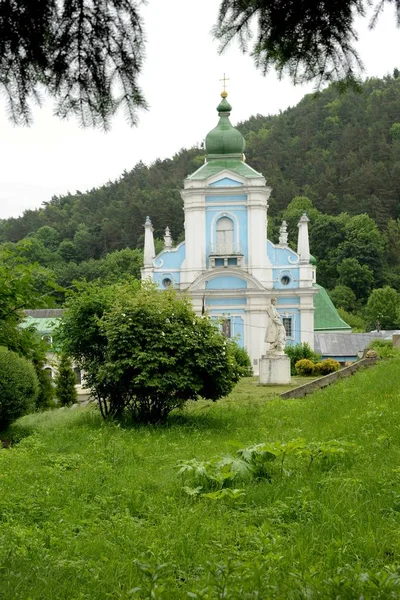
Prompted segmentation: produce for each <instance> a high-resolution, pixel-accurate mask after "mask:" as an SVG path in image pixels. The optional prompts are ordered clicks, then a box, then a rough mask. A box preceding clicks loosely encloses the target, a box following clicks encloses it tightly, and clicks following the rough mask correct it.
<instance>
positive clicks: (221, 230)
mask: <svg viewBox="0 0 400 600" xmlns="http://www.w3.org/2000/svg"><path fill="white" fill-rule="evenodd" d="M221 96H222V100H221V102H220V104H219V105H218V107H217V111H218V116H219V121H218V124H217V126H216V127H215V128H214V129H213V130H212V131H210V132H209V133H208V135H207V137H206V139H205V150H206V158H205V162H204V164H203V165H202V166H201V167H200V168H199V169H198V170H197V171H195V172H194V173H192V174H191V175H188V177H187V179H185V181H184V187H183V190H182V192H181V195H182V198H183V203H184V211H185V241H184V242H182V243H180V244H179V245H177V246H176V247H173V244H172V239H171V235H170V231H169V229H168V227H167V229H166V231H165V236H164V249H163V250H162V252H160V253H159V254H158V255H157V256H155V251H154V239H153V228H152V224H151V220H150V218H149V217H147V219H146V223H145V225H144V227H145V247H144V267H143V269H142V279H143V280H145V279H152V280H153V281H155V282H156V283H157V285H158V286H159V287H160V288H167V287H169V286H171V285H172V286H174V287H175V288H176V289H178V290H181V291H183V292H187V293H189V294H190V296H191V298H192V300H193V306H194V309H195V311H196V312H197V313H198V314H202V313H203V312H204V311H206V312H207V314H209V315H210V316H211V317H214V318H218V319H220V322H221V327H222V330H223V332H224V334H225V335H226V336H228V337H234V338H235V339H236V340H237V341H238V343H239V344H240V345H242V346H244V347H246V349H247V351H248V353H249V355H250V357H251V360H252V364H253V370H254V373H255V374H257V373H258V366H259V360H260V357H261V356H262V355H264V354H265V351H266V342H265V332H266V329H267V320H268V318H269V317H268V315H267V307H268V305H269V304H270V303H271V300H273V299H275V308H276V310H277V311H278V314H279V316H280V318H281V320H282V323H283V325H284V327H285V330H286V343H287V344H297V343H300V342H301V343H302V342H307V343H308V344H309V345H310V346H311V347H312V348H313V347H314V296H315V295H316V294H319V286H316V269H315V261H314V260H313V258H312V257H311V255H310V248H309V238H308V218H307V216H306V214H304V215H303V216H302V217H301V219H300V221H299V223H298V242H297V252H295V251H293V250H292V249H291V248H289V246H288V243H287V238H288V234H287V231H286V223H285V222H283V223H282V226H281V228H280V237H279V242H278V244H273V243H272V242H271V241H269V240H268V239H267V219H268V198H269V196H270V194H271V188H270V187H268V185H267V182H266V180H265V177H263V175H262V174H261V173H258V172H257V171H255V170H254V169H253V168H252V167H251V166H250V165H248V164H247V163H246V159H245V155H244V149H245V140H244V138H243V136H242V134H241V133H240V132H239V131H238V130H237V129H235V128H234V127H233V126H232V124H231V123H230V120H229V116H230V113H231V109H232V107H231V105H230V104H229V102H228V101H227V93H226V92H225V91H224V92H222V94H221ZM335 312H336V311H335ZM341 323H342V324H343V326H344V327H343V329H345V328H347V329H349V328H348V326H346V324H345V323H344V322H343V321H342V322H341ZM339 328H340V324H339Z"/></svg>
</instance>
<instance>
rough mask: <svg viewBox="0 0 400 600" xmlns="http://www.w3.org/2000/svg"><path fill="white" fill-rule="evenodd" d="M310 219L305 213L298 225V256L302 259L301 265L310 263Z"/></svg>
mask: <svg viewBox="0 0 400 600" xmlns="http://www.w3.org/2000/svg"><path fill="white" fill-rule="evenodd" d="M309 222H310V219H309V218H308V217H307V214H306V213H305V212H304V213H303V215H302V217H301V218H300V221H299V222H298V224H297V227H298V228H299V237H298V238H297V254H298V255H299V257H300V263H309V262H310V241H309V238H308V223H309Z"/></svg>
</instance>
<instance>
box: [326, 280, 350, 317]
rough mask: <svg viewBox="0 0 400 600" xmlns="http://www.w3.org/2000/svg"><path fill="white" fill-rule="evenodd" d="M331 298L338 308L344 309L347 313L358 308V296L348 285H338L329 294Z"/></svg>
mask: <svg viewBox="0 0 400 600" xmlns="http://www.w3.org/2000/svg"><path fill="white" fill-rule="evenodd" d="M329 296H330V297H331V300H332V302H333V304H334V305H335V306H336V308H343V309H344V310H346V311H350V312H351V311H352V310H354V309H355V307H356V295H355V293H354V292H353V290H352V289H351V288H349V287H347V286H346V285H341V284H339V285H337V286H336V287H335V288H333V290H332V291H330V292H329Z"/></svg>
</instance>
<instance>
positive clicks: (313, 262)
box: [310, 254, 317, 267]
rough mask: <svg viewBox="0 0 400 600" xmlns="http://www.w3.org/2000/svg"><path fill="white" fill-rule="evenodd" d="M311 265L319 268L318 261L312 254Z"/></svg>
mask: <svg viewBox="0 0 400 600" xmlns="http://www.w3.org/2000/svg"><path fill="white" fill-rule="evenodd" d="M310 263H311V264H312V265H314V267H316V266H317V259H316V258H315V256H313V255H312V254H310Z"/></svg>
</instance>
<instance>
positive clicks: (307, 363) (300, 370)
mask: <svg viewBox="0 0 400 600" xmlns="http://www.w3.org/2000/svg"><path fill="white" fill-rule="evenodd" d="M295 369H296V373H297V375H312V374H313V373H314V369H315V364H314V363H313V361H312V360H309V359H308V358H302V359H301V360H298V361H297V362H296V364H295Z"/></svg>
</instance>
